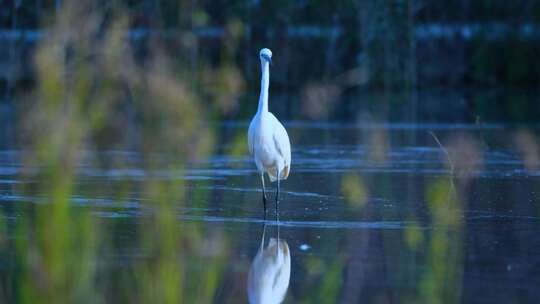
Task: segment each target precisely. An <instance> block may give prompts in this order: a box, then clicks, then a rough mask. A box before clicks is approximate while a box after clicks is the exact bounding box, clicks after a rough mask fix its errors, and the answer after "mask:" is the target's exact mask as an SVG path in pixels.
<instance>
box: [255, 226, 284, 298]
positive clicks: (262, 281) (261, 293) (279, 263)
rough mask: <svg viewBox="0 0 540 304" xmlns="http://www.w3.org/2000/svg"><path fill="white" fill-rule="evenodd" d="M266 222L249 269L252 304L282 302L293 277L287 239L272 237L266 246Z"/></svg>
mask: <svg viewBox="0 0 540 304" xmlns="http://www.w3.org/2000/svg"><path fill="white" fill-rule="evenodd" d="M265 232H266V224H265V225H264V227H263V233H262V240H261V246H260V247H259V250H258V251H257V255H256V256H255V258H254V259H253V262H252V263H251V268H250V269H249V275H248V283H247V293H248V299H249V303H251V304H270V303H281V302H282V301H283V300H284V299H285V294H286V293H287V288H288V287H289V280H290V278H291V255H290V251H289V245H288V244H287V242H286V241H285V240H282V239H280V238H279V224H278V238H277V239H275V238H270V240H269V242H268V246H267V247H266V248H264V235H265Z"/></svg>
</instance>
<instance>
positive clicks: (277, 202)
mask: <svg viewBox="0 0 540 304" xmlns="http://www.w3.org/2000/svg"><path fill="white" fill-rule="evenodd" d="M276 218H277V221H278V222H279V169H277V190H276Z"/></svg>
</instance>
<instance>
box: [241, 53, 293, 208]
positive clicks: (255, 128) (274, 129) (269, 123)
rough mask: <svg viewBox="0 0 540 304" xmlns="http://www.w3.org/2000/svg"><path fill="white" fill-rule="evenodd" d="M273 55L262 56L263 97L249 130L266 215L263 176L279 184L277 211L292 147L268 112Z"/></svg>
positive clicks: (282, 129)
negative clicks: (280, 190) (280, 184)
mask: <svg viewBox="0 0 540 304" xmlns="http://www.w3.org/2000/svg"><path fill="white" fill-rule="evenodd" d="M271 58H272V52H271V51H270V50H269V49H262V50H261V52H260V59H261V68H262V77H261V78H262V79H261V94H260V96H259V107H258V109H257V113H256V114H255V116H254V117H253V119H252V120H251V123H250V125H249V130H248V147H249V153H250V154H251V155H252V156H253V158H254V161H255V165H256V166H257V170H258V171H259V173H260V175H261V181H262V188H263V203H264V211H265V215H266V193H265V187H264V173H266V174H268V177H269V178H270V181H271V182H274V181H277V185H278V186H277V194H276V210H277V208H278V202H279V181H280V180H284V179H287V177H288V176H289V172H290V166H291V144H290V142H289V135H287V131H286V130H285V128H284V127H283V125H282V124H281V123H280V122H279V120H278V119H277V118H276V117H275V116H274V114H272V113H270V112H269V111H268V87H269V82H270V62H271Z"/></svg>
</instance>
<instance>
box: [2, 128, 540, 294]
mask: <svg viewBox="0 0 540 304" xmlns="http://www.w3.org/2000/svg"><path fill="white" fill-rule="evenodd" d="M287 128H288V130H289V134H290V137H291V141H292V146H293V156H292V159H293V161H292V172H291V175H290V177H289V179H288V180H287V181H285V182H284V183H283V184H282V189H283V191H282V192H281V203H280V222H279V223H277V222H275V221H274V218H275V213H274V201H273V194H272V195H271V196H270V197H271V199H270V205H269V207H270V208H269V214H268V217H267V220H266V221H265V220H264V219H263V212H262V210H263V208H262V201H261V191H260V185H259V179H258V177H257V174H256V171H255V167H254V165H253V164H252V161H251V159H250V158H249V156H248V155H246V153H247V152H246V151H240V152H238V151H236V150H235V149H233V147H234V139H235V138H236V137H237V136H241V135H242V134H243V133H244V132H245V129H246V125H245V124H243V123H226V124H224V125H223V126H222V127H221V128H220V131H221V134H222V136H223V139H222V140H221V144H220V145H219V146H218V147H217V148H216V149H215V151H216V153H214V154H212V155H210V157H209V158H202V159H200V160H198V161H196V162H194V163H192V164H190V165H189V166H188V167H187V168H182V169H178V168H171V167H170V166H169V164H170V162H171V160H174V157H175V156H174V155H165V154H161V155H153V156H152V159H153V165H152V166H148V164H145V165H143V164H142V157H141V156H140V155H138V154H137V153H136V152H131V151H83V152H84V153H82V155H83V156H82V158H81V159H80V161H79V163H78V166H77V167H78V170H77V175H78V178H77V182H76V183H77V184H76V187H75V189H76V191H75V193H74V194H73V195H72V197H71V199H70V203H71V204H73V205H74V206H76V207H77V208H82V209H90V210H91V211H92V214H93V215H94V216H95V217H97V218H99V219H100V220H101V221H102V222H103V223H105V225H110V226H115V227H116V228H115V229H114V230H113V231H110V233H111V234H114V236H113V237H112V238H113V239H114V242H115V246H112V247H110V248H109V249H108V250H104V251H102V252H100V254H99V255H98V256H97V257H96V259H97V261H98V263H99V264H100V265H104V266H103V267H104V268H105V270H103V271H101V272H100V275H102V276H107V273H109V272H108V271H107V269H112V271H114V269H122V268H123V267H126V265H129V264H130V263H135V262H136V261H137V260H140V259H145V258H148V256H147V254H148V253H146V252H145V251H144V250H141V249H140V248H139V247H138V246H137V240H138V239H137V233H136V231H137V228H136V222H137V220H138V219H141V218H145V217H147V216H149V215H150V214H153V213H154V211H155V208H157V207H155V206H154V205H153V204H152V201H151V198H149V197H146V196H145V193H146V192H144V191H142V189H141V188H142V187H143V185H144V183H145V182H147V181H152V180H157V181H163V180H165V181H173V182H174V181H180V182H181V183H183V184H182V185H183V186H185V189H186V190H185V191H186V197H187V199H186V201H177V202H171V203H172V204H173V205H174V206H177V207H175V208H174V210H175V214H174V218H175V219H176V221H177V223H178V225H179V228H178V229H182V230H183V231H187V232H188V233H189V232H190V231H192V232H193V233H200V234H202V237H203V240H205V242H204V244H203V245H201V246H207V247H204V248H207V249H205V251H206V252H207V253H208V254H205V255H192V256H188V261H190V262H189V263H187V264H186V269H187V271H188V273H191V274H193V276H194V277H196V275H197V274H198V273H204V272H205V271H206V270H205V269H206V268H205V267H210V266H208V265H214V264H215V263H219V265H221V266H220V267H216V269H217V270H216V274H215V275H216V276H217V277H218V278H219V279H218V280H217V287H216V288H215V289H214V291H213V293H214V294H213V295H212V296H211V299H213V300H212V301H213V302H215V303H237V302H246V301H247V291H246V286H247V277H248V272H249V269H250V267H252V266H253V264H252V262H253V258H254V257H255V255H256V253H257V250H258V249H259V245H260V242H261V236H262V230H263V225H264V224H266V225H267V228H266V238H267V239H268V238H270V237H277V229H278V226H279V233H280V239H281V240H284V241H285V242H287V244H288V246H289V248H290V259H291V276H290V282H289V287H288V291H287V296H286V300H285V302H286V303H315V302H327V303H337V302H339V303H360V302H363V303H405V302H410V303H435V302H437V301H439V300H440V301H441V302H444V303H448V302H464V303H538V302H540V290H539V289H538V286H540V233H539V232H540V199H539V196H540V178H539V176H540V163H539V162H538V157H539V155H535V153H537V151H533V152H530V149H526V147H522V146H520V145H523V141H518V140H516V138H517V137H518V135H519V134H522V133H520V132H524V131H523V130H526V132H528V133H527V134H529V136H528V137H527V138H529V139H531V140H533V142H530V143H527V144H528V145H529V146H528V147H531V145H532V146H533V147H534V145H537V144H538V143H537V142H534V140H535V139H537V138H538V137H537V136H536V134H537V130H536V129H535V128H534V127H529V128H526V129H523V128H519V129H518V128H507V127H505V126H503V125H487V126H476V125H418V124H414V125H412V124H380V125H371V124H366V125H362V124H361V125H341V124H309V123H300V122H296V123H290V124H288V125H287ZM429 131H434V132H435V134H436V136H437V137H438V138H439V139H440V141H441V143H442V145H443V146H444V148H443V147H440V146H439V145H438V144H437V142H436V141H435V139H434V138H433V137H432V136H431V135H430V133H429ZM444 149H446V151H447V152H448V156H447V154H446V152H445V150H444ZM26 153H28V152H27V151H21V150H3V151H0V211H1V216H2V217H3V219H5V220H7V223H8V227H12V228H10V229H11V230H8V231H10V233H14V228H13V227H15V226H16V223H18V222H20V221H21V220H23V219H24V218H25V217H28V216H30V213H31V206H33V205H40V204H47V197H48V196H47V193H39V192H38V193H32V192H30V193H32V194H28V193H29V192H28V191H27V189H28V188H31V186H32V184H33V183H35V181H36V180H37V179H38V174H39V172H40V171H42V170H44V169H46V168H42V167H40V166H36V165H34V166H28V165H25V166H23V163H24V161H25V154H26ZM535 157H536V158H535ZM96 159H107V160H110V165H109V166H108V167H106V168H104V167H102V166H99V167H98V166H95V165H94V164H95V160H96ZM150 167H151V169H149V168H150ZM22 176H24V178H22ZM33 176H35V179H34V178H33ZM128 182H129V185H130V187H127V188H126V187H123V185H125V184H126V183H128ZM133 185H135V186H133ZM137 185H139V186H140V187H139V186H137ZM272 186H273V185H272ZM180 227H181V228H180ZM195 231H196V232H195ZM8 237H10V238H13V237H14V234H11V235H8ZM9 250H10V249H9V248H4V253H5V251H9ZM4 257H5V258H4V259H5V263H2V265H3V266H2V269H3V271H4V274H5V275H7V274H8V273H11V272H10V266H9V265H12V264H10V263H9V260H10V259H12V258H13V253H11V254H10V253H9V252H7V253H5V254H4ZM213 263H214V264H213ZM205 265H206V266H205ZM98 277H99V276H98ZM109 292H112V291H109Z"/></svg>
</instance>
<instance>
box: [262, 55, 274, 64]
mask: <svg viewBox="0 0 540 304" xmlns="http://www.w3.org/2000/svg"><path fill="white" fill-rule="evenodd" d="M262 57H263V58H264V59H266V60H268V63H269V64H270V65H272V58H271V57H270V56H268V55H266V54H265V55H262Z"/></svg>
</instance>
